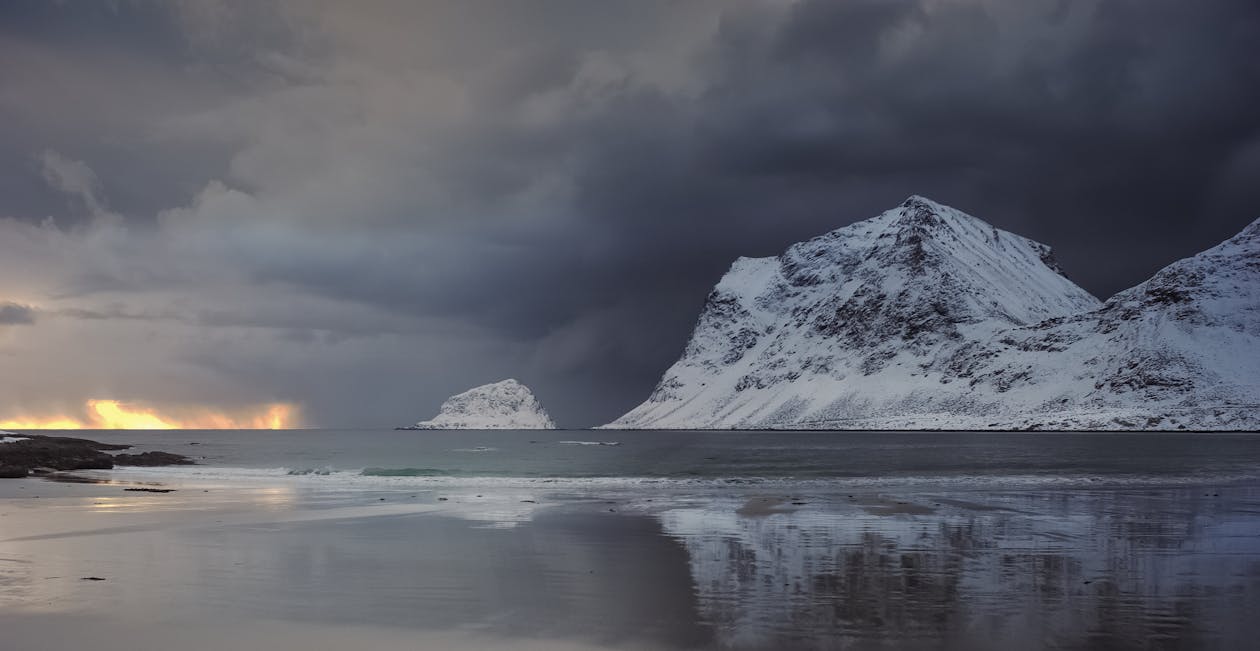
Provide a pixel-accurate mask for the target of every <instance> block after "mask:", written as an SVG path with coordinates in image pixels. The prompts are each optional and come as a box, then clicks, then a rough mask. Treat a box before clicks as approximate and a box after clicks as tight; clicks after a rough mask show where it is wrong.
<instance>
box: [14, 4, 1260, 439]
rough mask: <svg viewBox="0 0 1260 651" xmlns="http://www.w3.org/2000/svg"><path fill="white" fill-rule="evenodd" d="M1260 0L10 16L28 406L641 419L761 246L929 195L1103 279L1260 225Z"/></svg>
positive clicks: (1142, 270) (1125, 278)
mask: <svg viewBox="0 0 1260 651" xmlns="http://www.w3.org/2000/svg"><path fill="white" fill-rule="evenodd" d="M1256 43H1260V4H1258V3H1256V2H1254V0H1237V1H1230V0H1204V1H1202V2H1186V1H1185V0H1141V1H1138V0H1111V1H1103V0H1077V1H1074V0H1021V1H1020V2H1008V1H1005V0H826V1H822V0H818V1H815V0H795V1H792V0H694V1H681V0H678V1H672V0H631V1H626V2H616V1H611V0H610V1H608V2H590V1H589V0H532V1H529V2H509V1H506V0H498V1H494V2H483V1H481V0H458V1H454V0H452V1H451V2H412V1H409V0H407V1H404V0H398V1H395V2H389V1H383V2H353V3H351V2H341V1H339V0H328V1H326V2H320V1H318V0H310V1H300V2H298V1H294V2H283V1H280V2H271V1H269V0H240V1H239V2H238V1H225V0H205V1H194V0H185V1H181V2H173V1H172V2H167V1H156V0H154V1H151V2H150V1H140V0H135V1H128V0H114V1H113V2H104V1H102V2H53V1H51V0H46V1H36V0H32V1H27V0H7V1H6V2H4V3H2V4H0V422H3V421H4V420H5V418H6V417H12V416H14V415H17V414H24V415H43V416H51V415H57V414H73V413H81V412H82V410H83V405H84V401H85V400H87V399H93V398H95V399H112V400H123V401H135V402H139V403H143V404H146V405H152V406H156V407H160V408H163V409H180V408H190V407H194V406H197V407H208V408H215V409H223V410H241V409H246V408H249V407H251V406H253V405H258V404H262V403H269V402H288V403H294V404H297V405H299V406H300V407H301V408H302V412H303V414H304V416H303V422H304V424H307V425H313V426H328V427H335V426H357V425H362V426H392V425H397V424H403V423H409V422H413V421H415V420H417V419H420V418H427V417H428V416H430V415H432V413H433V412H434V411H435V410H436V408H437V406H438V405H439V404H440V402H441V401H442V399H443V398H445V397H446V396H447V395H449V394H451V393H454V392H456V391H459V390H462V389H464V388H467V387H469V386H472V385H475V384H480V383H484V382H488V381H494V380H498V379H501V378H503V377H509V376H511V377H516V378H518V379H520V380H522V381H524V382H526V383H527V384H529V385H531V386H532V387H533V388H534V389H535V392H536V393H537V394H538V395H539V398H540V400H541V401H542V402H543V404H544V405H545V406H547V407H548V408H549V410H550V411H551V412H552V414H553V416H554V417H555V418H556V419H557V420H558V421H559V422H560V424H561V425H567V426H586V425H592V424H598V423H601V422H605V421H607V420H610V419H612V418H613V417H615V416H617V415H619V414H620V413H622V412H623V411H625V410H627V409H628V408H630V407H632V406H633V405H635V404H637V403H638V402H639V401H641V400H642V399H643V398H644V397H646V395H647V393H648V392H649V391H650V389H651V387H652V385H653V384H654V382H655V381H656V379H657V377H658V376H659V374H660V372H661V371H662V370H663V369H664V368H665V367H666V366H667V365H668V364H669V363H670V362H671V361H672V360H673V359H674V358H675V357H676V356H677V354H678V353H679V352H680V350H681V348H682V346H683V344H684V343H685V340H686V337H687V335H688V332H689V330H690V327H691V325H692V324H693V323H694V320H695V318H696V316H697V313H698V310H699V308H700V306H701V304H702V302H703V300H704V297H705V294H706V293H707V292H708V290H709V288H710V287H711V286H712V285H713V284H714V282H715V281H716V280H717V279H718V278H719V277H720V275H721V274H722V272H723V271H724V270H725V269H726V267H727V266H728V265H729V264H730V262H731V261H732V260H733V259H734V258H735V257H737V256H739V255H752V256H758V255H774V254H777V253H778V252H780V251H781V250H782V249H783V248H784V247H785V246H787V245H788V244H790V243H792V242H795V241H798V240H801V239H805V238H807V237H810V236H812V235H816V234H819V233H822V232H825V231H828V230H831V229H834V228H837V227H839V226H843V225H845V224H848V223H852V222H854V221H857V220H860V219H864V218H867V217H870V216H873V215H875V214H878V213H879V212H881V211H882V210H884V209H886V208H889V207H892V206H894V205H896V204H897V203H899V202H900V201H902V200H903V199H904V198H905V197H906V196H907V195H910V194H923V195H927V196H930V197H932V198H934V199H937V200H939V201H942V202H944V203H948V204H950V205H953V206H955V207H957V208H960V209H962V210H965V211H967V212H970V213H972V214H974V215H976V216H978V217H981V218H983V219H986V220H988V221H990V222H992V223H994V224H995V225H997V226H999V227H1002V228H1005V229H1008V230H1012V231H1015V232H1018V233H1021V234H1023V235H1027V236H1029V237H1032V238H1034V239H1037V240H1040V241H1042V242H1045V243H1048V244H1050V245H1051V246H1053V247H1054V248H1055V249H1056V251H1057V253H1058V256H1059V259H1060V261H1061V262H1062V264H1063V266H1064V267H1065V268H1066V269H1067V271H1068V273H1069V275H1070V276H1071V277H1072V278H1073V279H1074V280H1076V281H1077V282H1078V283H1080V284H1081V285H1082V286H1084V287H1085V288H1086V289H1088V290H1090V291H1091V292H1093V293H1094V294H1096V295H1098V296H1099V297H1104V298H1105V297H1106V296H1109V295H1110V294H1112V293H1114V292H1115V291H1117V290H1120V289H1123V288H1124V287H1127V286H1130V285H1132V284H1135V283H1137V282H1140V281H1141V280H1143V279H1144V278H1146V277H1147V276H1149V275H1150V274H1151V273H1153V272H1154V271H1155V270H1157V269H1158V268H1159V267H1161V266H1162V265H1164V264H1167V263H1168V262H1171V261H1173V260H1175V259H1177V258H1180V257H1184V256H1187V255H1190V254H1193V253H1195V252H1197V251H1199V250H1202V249H1204V248H1207V247H1209V246H1212V245H1213V244H1215V243H1217V242H1219V241H1220V240H1223V239H1225V238H1227V237H1229V236H1230V235H1232V234H1233V233H1235V232H1236V231H1238V230H1239V229H1241V228H1242V227H1243V226H1244V225H1246V224H1247V223H1249V222H1250V221H1252V220H1254V219H1255V218H1257V217H1260V110H1257V107H1258V106H1260V57H1257V56H1255V44H1256Z"/></svg>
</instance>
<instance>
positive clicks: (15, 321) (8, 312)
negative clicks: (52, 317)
mask: <svg viewBox="0 0 1260 651" xmlns="http://www.w3.org/2000/svg"><path fill="white" fill-rule="evenodd" d="M32 323H35V310H32V309H31V308H30V306H27V305H19V304H17V303H0V325H30V324H32Z"/></svg>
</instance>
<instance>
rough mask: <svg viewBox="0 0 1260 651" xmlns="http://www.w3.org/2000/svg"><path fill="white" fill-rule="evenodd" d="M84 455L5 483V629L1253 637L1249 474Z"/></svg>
mask: <svg viewBox="0 0 1260 651" xmlns="http://www.w3.org/2000/svg"><path fill="white" fill-rule="evenodd" d="M86 474H88V475H91V476H93V477H96V478H111V477H112V478H115V479H116V482H117V483H62V482H53V481H46V480H42V479H34V478H30V479H22V480H6V481H0V636H3V639H4V644H3V646H4V648H14V649H68V648H73V647H85V648H93V649H101V650H106V651H112V650H113V649H118V650H120V651H121V650H122V649H174V648H178V649H182V650H187V649H192V650H198V649H225V648H227V649H253V648H268V649H281V650H283V649H324V648H329V649H332V648H351V647H359V648H370V649H417V648H420V649H456V650H459V649H560V650H564V649H684V648H750V649H751V648H848V647H857V648H863V647H870V646H881V645H882V646H887V645H894V646H897V647H899V648H958V649H963V648H1013V647H1012V646H1011V645H1019V646H1025V647H1028V648H1035V647H1042V646H1059V647H1063V648H1081V647H1087V646H1097V645H1102V646H1108V645H1112V646H1115V647H1119V648H1123V647H1125V646H1138V647H1141V648H1150V647H1151V646H1153V647H1154V648H1165V647H1167V648H1237V647H1236V645H1235V643H1241V642H1242V641H1245V640H1247V639H1250V636H1254V635H1255V634H1256V633H1257V632H1260V630H1258V629H1257V624H1256V623H1255V622H1254V618H1253V617H1251V616H1249V615H1248V614H1249V613H1254V612H1260V542H1257V533H1260V487H1257V486H1252V485H1230V486H1223V487H1211V486H1173V487H1144V488H1127V489H1097V490H1094V489H1087V488H1064V489H1057V490H1009V491H1003V490H998V489H988V490H985V491H970V492H969V491H952V492H942V491H932V490H922V491H919V490H909V489H907V490H902V491H899V492H895V493H889V492H863V493H847V492H836V493H827V492H819V491H818V490H816V487H815V489H814V490H813V492H811V493H805V492H797V493H793V492H785V493H781V494H767V493H766V492H765V491H764V490H763V489H758V488H755V487H751V488H739V487H733V488H730V489H724V490H721V491H713V490H708V491H707V492H695V491H691V492H686V491H684V492H668V491H663V490H661V491H653V490H648V489H640V490H637V491H621V492H616V493H607V494H596V493H593V492H590V491H585V492H584V491H582V490H577V489H573V488H568V487H564V486H560V487H556V488H552V489H547V490H539V489H537V488H522V487H515V488H514V487H512V486H500V487H496V488H495V489H493V490H490V489H473V488H468V487H459V488H452V489H450V490H444V489H442V488H440V487H438V488H434V487H427V488H423V489H417V488H415V487H409V486H406V485H400V486H386V487H381V488H379V489H375V490H366V489H363V488H361V487H359V488H356V489H354V490H345V489H329V488H325V487H320V486H318V482H316V481H304V480H301V479H294V480H287V481H286V480H274V481H257V482H249V483H235V484H226V483H223V482H214V481H209V480H195V479H190V478H188V477H186V476H184V477H179V476H176V477H170V478H167V479H166V480H165V481H155V476H154V475H153V474H145V475H142V476H131V477H129V476H128V475H127V474H126V473H112V472H98V473H86ZM128 488H131V489H136V488H142V489H157V490H172V491H173V492H165V493H158V492H147V491H136V490H130V491H129V490H126V489H128ZM1152 641H1153V642H1152ZM1143 645H1146V646H1143Z"/></svg>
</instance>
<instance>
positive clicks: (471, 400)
mask: <svg viewBox="0 0 1260 651" xmlns="http://www.w3.org/2000/svg"><path fill="white" fill-rule="evenodd" d="M555 427H556V424H555V423H553V422H552V421H551V417H550V416H548V415H547V412H546V411H544V410H543V408H542V405H540V404H538V400H537V399H536V398H534V394H533V392H532V391H530V390H529V387H527V386H525V385H524V384H521V383H520V382H517V381H516V380H513V379H507V380H503V381H501V382H494V383H492V384H483V385H481V386H479V387H473V388H471V389H469V390H467V391H465V392H463V393H458V394H455V395H453V396H451V397H450V398H447V399H446V402H443V403H442V408H441V409H440V410H439V411H438V415H437V416H434V417H433V418H431V419H429V420H422V421H420V422H418V423H416V424H415V425H412V426H411V427H404V428H401V429H555Z"/></svg>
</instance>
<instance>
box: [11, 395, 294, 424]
mask: <svg viewBox="0 0 1260 651" xmlns="http://www.w3.org/2000/svg"><path fill="white" fill-rule="evenodd" d="M84 413H85V414H86V416H85V417H83V418H76V417H74V416H65V415H58V416H51V417H46V418H26V417H23V418H17V419H13V420H0V429H8V430H28V429H289V428H293V427H297V424H298V408H297V406H296V405H291V404H287V403H282V402H277V403H271V404H267V405H263V406H261V407H257V408H254V409H249V410H241V411H236V412H224V411H219V410H213V409H209V408H204V407H199V408H192V409H178V410H168V411H166V412H165V413H159V412H158V410H156V409H154V408H151V407H145V406H142V405H137V404H135V403H129V402H122V401H119V400H88V401H87V404H86V405H85V409H84Z"/></svg>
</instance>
